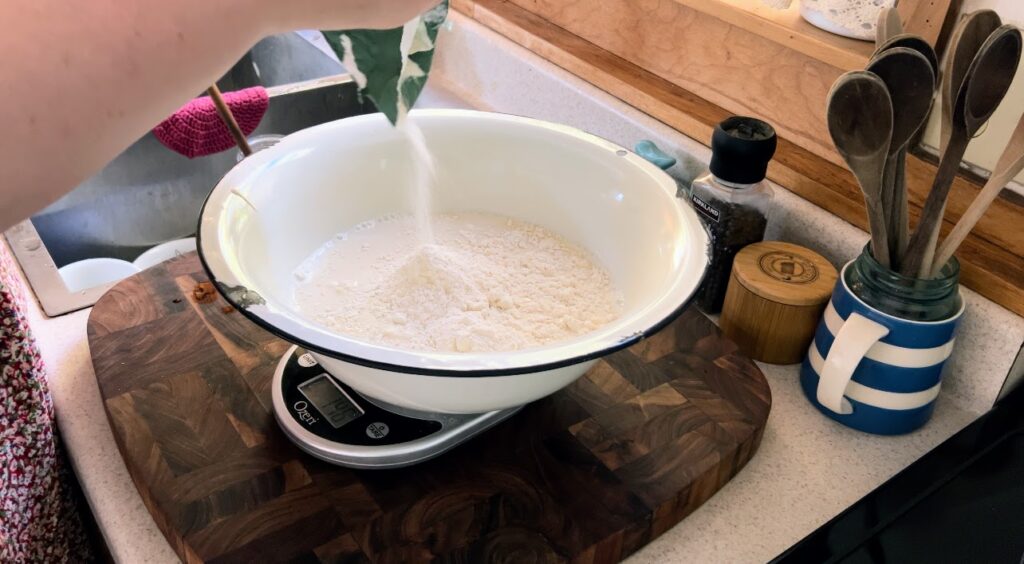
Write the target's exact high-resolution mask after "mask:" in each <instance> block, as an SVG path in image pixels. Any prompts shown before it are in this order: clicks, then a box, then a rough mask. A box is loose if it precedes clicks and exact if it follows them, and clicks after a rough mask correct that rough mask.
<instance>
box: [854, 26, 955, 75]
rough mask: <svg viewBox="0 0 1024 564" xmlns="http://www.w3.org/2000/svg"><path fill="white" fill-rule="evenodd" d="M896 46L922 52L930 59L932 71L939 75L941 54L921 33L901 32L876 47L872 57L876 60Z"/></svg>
mask: <svg viewBox="0 0 1024 564" xmlns="http://www.w3.org/2000/svg"><path fill="white" fill-rule="evenodd" d="M896 47H906V48H907V49H913V50H914V51H917V52H918V53H921V55H923V56H924V58H926V59H928V64H930V65H931V67H932V72H933V73H934V74H935V76H936V77H938V76H939V56H938V55H936V54H935V49H934V48H933V47H932V46H931V44H929V43H928V42H927V41H925V39H924V38H923V37H921V36H920V35H913V34H910V33H901V34H899V35H895V36H893V37H890V38H889V39H888V40H887V41H886V42H885V43H882V44H881V45H879V46H878V48H877V49H875V53H874V54H873V55H872V56H871V59H872V60H874V59H876V58H877V57H879V56H880V55H882V53H884V52H886V51H888V50H890V49H895V48H896Z"/></svg>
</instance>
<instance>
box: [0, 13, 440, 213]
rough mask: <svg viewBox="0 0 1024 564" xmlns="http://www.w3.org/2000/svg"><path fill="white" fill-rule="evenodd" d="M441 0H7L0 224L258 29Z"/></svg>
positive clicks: (54, 189)
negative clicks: (81, 0) (72, 0)
mask: <svg viewBox="0 0 1024 564" xmlns="http://www.w3.org/2000/svg"><path fill="white" fill-rule="evenodd" d="M436 2H437V0H292V1H286V0H171V1H168V0H88V1H86V2H67V1H66V0H0V22H2V23H3V26H2V27H3V31H2V32H0V124H2V127H0V231H2V230H4V229H6V228H8V227H10V226H11V225H13V224H14V223H16V222H18V221H20V220H22V219H24V218H26V217H28V216H29V215H31V214H32V213H34V212H35V211H37V210H38V209H40V208H42V207H44V206H45V205H47V204H48V203H50V202H52V201H54V200H56V199H57V198H59V197H60V196H61V195H63V194H64V193H65V192H67V191H68V190H70V189H72V188H74V187H75V186H76V185H77V184H78V183H79V182H81V181H82V180H84V179H85V178H87V177H88V176H90V175H91V174H93V173H95V172H96V171H97V170H99V169H100V168H102V167H103V166H104V165H105V164H106V163H107V162H108V161H110V160H111V159H113V158H114V157H115V156H116V155H117V154H118V153H120V152H121V151H123V150H124V149H125V148H126V147H127V146H128V145H130V144H131V143H132V142H133V141H135V140H136V139H138V138H139V137H140V136H142V135H143V134H144V133H145V132H146V131H147V130H149V129H151V128H152V127H153V126H155V125H156V124H157V123H159V122H160V120H162V119H164V118H165V117H167V116H168V115H169V114H170V113H171V112H173V111H174V110H176V109H177V108H178V107H179V106H181V105H182V104H183V103H185V102H186V101H188V100H189V99H190V98H191V97H192V96H195V95H196V94H197V93H199V92H202V91H203V90H204V89H205V88H206V87H207V86H209V85H210V84H211V83H212V82H213V81H215V80H216V79H217V78H218V77H219V76H220V75H221V74H222V73H224V72H225V71H226V70H227V69H228V68H229V67H230V66H231V65H232V64H233V63H234V62H235V61H236V60H238V58H239V57H241V56H242V54H243V53H244V52H245V51H246V50H247V49H249V48H250V47H251V46H252V45H253V44H254V43H255V42H256V41H258V40H259V39H260V38H262V37H264V36H266V35H269V34H272V33H279V32H283V31H288V30H293V29H300V28H322V29H353V28H387V27H395V26H399V25H401V24H402V23H404V22H405V21H407V20H409V19H411V18H412V17H413V16H415V15H416V14H418V13H420V12H422V11H424V10H426V9H427V8H429V7H430V6H431V5H433V4H434V3H436Z"/></svg>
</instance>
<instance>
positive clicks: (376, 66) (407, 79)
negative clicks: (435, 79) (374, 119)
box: [323, 0, 448, 124]
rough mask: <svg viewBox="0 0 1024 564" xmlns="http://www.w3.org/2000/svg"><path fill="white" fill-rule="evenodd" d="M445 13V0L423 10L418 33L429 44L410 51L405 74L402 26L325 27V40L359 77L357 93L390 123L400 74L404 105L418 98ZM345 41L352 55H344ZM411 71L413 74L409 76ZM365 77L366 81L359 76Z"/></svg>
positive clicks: (396, 112) (396, 106)
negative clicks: (417, 69)
mask: <svg viewBox="0 0 1024 564" xmlns="http://www.w3.org/2000/svg"><path fill="white" fill-rule="evenodd" d="M447 17H448V0H444V1H443V2H441V3H440V4H438V5H437V6H436V7H434V8H433V9H431V10H430V11H428V12H427V13H425V14H423V16H422V18H421V23H420V26H421V27H420V29H419V30H418V33H420V34H421V39H426V43H427V44H428V45H429V48H426V49H425V50H422V51H419V52H414V53H411V54H410V56H409V63H408V64H409V65H410V67H409V68H407V69H406V71H407V72H406V76H404V77H403V76H402V68H403V64H404V61H403V58H402V33H403V28H400V27H399V28H395V29H385V30H376V29H356V30H347V31H324V32H323V33H324V36H325V37H326V38H327V43H328V44H329V45H330V46H331V48H332V49H334V52H335V53H337V54H338V58H340V59H341V60H342V61H345V63H346V65H347V66H353V63H354V66H355V68H349V69H348V70H349V72H351V73H352V74H353V75H354V76H356V77H357V80H359V81H360V93H361V94H362V95H364V96H367V97H369V98H370V100H372V101H373V103H374V104H376V106H377V108H378V109H379V110H380V111H381V112H383V113H384V115H386V116H387V118H388V119H389V120H390V121H391V123H392V124H394V123H396V122H397V121H398V117H399V107H400V104H399V99H398V95H399V94H398V93H399V84H398V81H399V79H400V78H402V84H401V95H402V102H403V103H404V106H405V107H406V108H412V107H413V105H414V104H415V103H416V99H417V98H419V96H420V93H421V92H422V91H423V87H424V86H426V84H427V77H428V75H429V73H430V67H431V64H432V63H433V60H434V45H435V43H436V40H437V32H438V30H439V29H440V27H441V25H442V24H443V23H444V21H445V19H446V18H447ZM346 44H348V45H350V46H351V50H352V53H351V57H348V58H347V57H346V54H347V49H346ZM413 66H417V67H419V70H420V71H422V72H421V73H417V72H415V68H413ZM410 74H411V75H412V76H410ZM363 78H365V83H363V82H362V80H361V79H363Z"/></svg>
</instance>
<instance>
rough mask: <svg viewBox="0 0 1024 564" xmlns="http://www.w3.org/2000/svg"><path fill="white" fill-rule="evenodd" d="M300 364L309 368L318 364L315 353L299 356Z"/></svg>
mask: <svg viewBox="0 0 1024 564" xmlns="http://www.w3.org/2000/svg"><path fill="white" fill-rule="evenodd" d="M299 366H301V367H303V368H309V367H310V366H316V359H315V358H313V355H311V354H309V353H306V354H303V355H302V356H300V357H299Z"/></svg>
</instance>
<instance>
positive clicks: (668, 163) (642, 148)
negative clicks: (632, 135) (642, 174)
mask: <svg viewBox="0 0 1024 564" xmlns="http://www.w3.org/2000/svg"><path fill="white" fill-rule="evenodd" d="M633 150H634V151H636V154H638V155H640V156H641V157H643V158H644V159H645V160H647V161H650V162H651V163H653V164H654V165H655V166H657V167H658V168H660V169H661V170H668V169H670V168H672V167H673V166H675V164H676V159H675V157H672V156H671V155H668V154H667V153H665V151H662V150H661V149H659V148H658V146H657V145H655V144H654V141H651V140H649V139H644V140H642V141H640V142H639V143H637V144H636V145H635V146H634V147H633Z"/></svg>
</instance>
